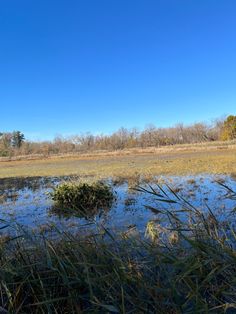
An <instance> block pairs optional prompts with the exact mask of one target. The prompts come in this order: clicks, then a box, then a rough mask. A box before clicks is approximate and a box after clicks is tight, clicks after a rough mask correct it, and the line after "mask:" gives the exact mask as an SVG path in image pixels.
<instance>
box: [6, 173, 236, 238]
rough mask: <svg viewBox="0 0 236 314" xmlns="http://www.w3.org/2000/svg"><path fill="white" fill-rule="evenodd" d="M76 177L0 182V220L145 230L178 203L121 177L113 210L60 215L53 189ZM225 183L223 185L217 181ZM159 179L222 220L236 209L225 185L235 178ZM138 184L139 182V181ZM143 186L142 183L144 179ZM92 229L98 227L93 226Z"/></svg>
mask: <svg viewBox="0 0 236 314" xmlns="http://www.w3.org/2000/svg"><path fill="white" fill-rule="evenodd" d="M72 179H75V178H74V177H73V178H72V177H61V178H58V177H57V178H55V177H54V178H42V177H36V178H22V179H19V178H13V179H1V180H0V191H1V192H0V219H3V220H6V221H7V222H9V223H15V222H16V223H18V224H20V225H23V226H26V227H29V228H31V229H34V230H41V231H44V232H51V230H52V229H53V228H54V227H55V228H57V229H59V230H75V231H76V230H78V228H81V226H83V225H88V221H93V222H94V223H95V224H96V225H99V224H100V225H104V226H105V227H106V228H108V229H109V230H119V231H121V232H124V233H126V232H128V233H132V232H134V230H139V231H140V232H141V233H142V234H144V233H145V230H146V226H147V224H148V222H149V221H152V220H156V219H157V218H158V210H162V209H163V208H167V207H168V206H169V208H170V209H172V210H173V211H174V210H176V209H177V205H176V204H166V203H163V202H159V201H158V200H157V198H156V197H155V196H154V195H152V194H147V193H141V192H138V191H137V190H135V189H133V187H134V186H135V182H134V181H132V182H131V180H125V179H124V178H122V180H120V181H119V180H118V179H116V181H115V182H112V181H111V180H108V181H109V183H114V184H113V189H114V191H115V193H116V195H117V200H116V202H115V203H113V205H112V206H111V208H103V209H102V210H101V209H100V210H98V209H97V208H93V209H91V210H90V211H89V212H88V213H86V215H84V216H83V215H80V214H76V215H72V216H71V215H70V212H69V211H64V212H61V213H60V214H58V212H57V211H55V209H56V208H55V207H54V205H53V203H52V200H51V199H50V197H49V196H48V194H49V193H50V192H51V191H52V188H53V187H54V186H56V185H57V184H59V183H60V182H62V181H66V180H72ZM216 180H218V181H220V183H221V185H220V184H217V183H216ZM154 181H155V182H158V184H159V185H160V186H163V187H164V186H165V184H166V183H167V184H168V185H169V186H171V188H172V190H173V192H174V193H176V194H178V195H180V196H181V197H184V198H186V199H187V200H188V201H189V202H190V203H191V204H193V205H194V206H196V207H197V208H199V210H204V208H205V209H206V205H207V206H208V207H210V208H211V209H212V210H213V211H214V214H216V215H218V216H219V217H220V218H221V220H224V219H227V217H228V216H229V214H231V212H232V209H233V208H234V207H235V200H233V199H228V198H227V196H228V194H229V192H230V191H228V190H226V189H225V188H224V186H223V185H229V186H230V187H231V188H232V190H236V181H235V178H233V177H230V176H213V175H204V176H195V177H190V176H188V177H173V176H172V177H156V178H154ZM136 183H137V182H136ZM138 184H142V181H141V179H140V178H139V180H138ZM147 184H149V187H152V188H156V184H155V183H150V182H149V183H146V184H144V183H143V186H146V187H147V186H148V185H147ZM91 228H92V227H91Z"/></svg>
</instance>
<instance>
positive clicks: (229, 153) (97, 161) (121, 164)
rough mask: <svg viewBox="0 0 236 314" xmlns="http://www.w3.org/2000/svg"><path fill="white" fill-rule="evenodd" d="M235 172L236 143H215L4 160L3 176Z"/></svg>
mask: <svg viewBox="0 0 236 314" xmlns="http://www.w3.org/2000/svg"><path fill="white" fill-rule="evenodd" d="M200 173H211V174H223V173H224V174H235V173H236V145H235V144H234V143H232V144H231V145H229V144H227V145H226V144H224V143H214V145H213V144H212V143H209V144H208V145H207V144H202V145H201V144H196V145H183V146H181V145H178V146H170V147H164V148H148V149H130V150H125V151H118V152H96V153H93V154H92V153H90V154H81V155H67V156H65V155H64V156H51V157H49V158H42V157H39V156H32V158H29V157H28V159H25V158H22V159H20V160H11V161H6V160H5V161H4V160H2V161H1V162H0V178H7V177H22V176H23V177H33V176H63V175H79V176H82V177H83V176H96V177H98V178H102V177H116V176H119V177H132V176H135V175H138V174H142V175H144V176H153V175H186V174H190V175H194V174H200Z"/></svg>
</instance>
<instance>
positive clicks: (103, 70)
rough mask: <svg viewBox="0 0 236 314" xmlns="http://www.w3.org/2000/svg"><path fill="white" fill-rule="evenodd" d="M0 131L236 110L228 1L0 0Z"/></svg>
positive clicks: (64, 129)
mask: <svg viewBox="0 0 236 314" xmlns="http://www.w3.org/2000/svg"><path fill="white" fill-rule="evenodd" d="M0 109H1V123H0V131H11V130H15V129H19V130H21V131H23V132H24V133H25V134H26V136H27V137H28V138H32V139H50V138H53V137H54V135H56V134H59V133H60V134H64V135H69V134H75V133H81V132H86V131H90V132H92V133H110V132H112V131H114V130H117V129H118V128H119V127H121V126H124V127H127V128H130V127H139V128H141V129H142V128H143V127H145V125H147V124H149V123H153V124H155V125H157V126H170V125H173V124H175V123H177V122H184V123H186V124H189V123H193V122H195V121H211V119H212V118H216V117H219V116H222V115H226V114H236V1H235V0H231V1H230V0H195V1H194V0H142V1H141V0H83V1H82V0H67V1H65V0H64V1H62V0H40V1H39V0H34V1H32V0H20V1H19V0H1V1H0Z"/></svg>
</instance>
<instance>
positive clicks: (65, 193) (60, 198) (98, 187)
mask: <svg viewBox="0 0 236 314" xmlns="http://www.w3.org/2000/svg"><path fill="white" fill-rule="evenodd" d="M51 196H52V199H53V201H54V202H55V205H56V206H55V207H56V210H57V211H59V212H65V211H66V212H67V213H70V212H71V210H72V212H78V213H84V214H86V215H87V214H89V212H90V211H91V213H94V210H95V211H96V210H98V209H103V208H109V207H110V206H111V205H112V202H113V200H114V194H113V191H112V189H111V187H110V186H109V185H107V184H105V183H103V182H95V183H91V184H89V183H63V184H62V185H59V186H58V187H56V188H55V190H54V191H53V192H52V194H51Z"/></svg>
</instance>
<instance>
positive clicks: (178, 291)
mask: <svg viewBox="0 0 236 314" xmlns="http://www.w3.org/2000/svg"><path fill="white" fill-rule="evenodd" d="M140 191H142V192H145V193H151V194H152V195H153V197H155V198H157V199H159V200H160V201H162V202H165V203H169V204H173V203H175V204H178V205H180V210H179V211H175V212H173V211H172V210H168V209H166V210H162V211H160V210H156V212H157V213H158V214H159V218H158V220H156V221H152V222H150V223H149V224H148V226H147V230H146V236H147V238H146V239H143V238H142V237H139V236H137V235H136V236H132V234H131V235H130V236H127V235H126V236H124V235H122V234H120V235H118V234H116V235H115V234H112V233H111V232H110V231H108V230H106V229H104V228H100V229H98V231H97V232H96V234H94V235H91V236H87V237H86V236H85V237H81V236H79V235H76V236H73V235H71V234H70V233H60V231H59V230H57V233H58V239H59V240H58V241H55V240H50V239H48V238H46V237H41V238H39V237H36V236H35V237H32V236H30V235H28V234H27V233H25V232H23V230H20V231H19V232H18V234H19V237H18V238H15V239H10V238H6V239H2V241H1V252H0V253H1V254H0V268H1V275H0V276H1V281H0V298H1V305H2V307H3V309H5V310H6V311H8V313H135V314H136V313H140V314H141V313H163V314H164V313H176V314H177V313H235V310H236V234H235V231H234V228H233V227H232V225H231V222H232V221H233V217H234V213H233V212H232V213H231V214H232V216H231V219H229V220H228V221H226V222H225V221H224V222H223V221H220V220H218V219H217V217H216V216H214V214H213V213H212V211H211V210H210V209H209V208H206V211H205V212H203V211H200V210H199V209H198V208H195V207H193V206H192V205H191V204H190V203H189V202H188V201H186V200H184V199H183V198H182V197H181V196H179V195H177V194H176V193H175V192H174V191H172V190H171V188H163V186H157V188H156V189H153V187H148V188H147V189H145V188H141V189H140ZM228 193H229V194H230V197H231V198H232V199H235V200H236V194H235V193H234V192H233V191H231V190H230V189H228ZM152 210H153V211H155V208H152ZM232 210H233V208H232ZM234 210H235V209H234ZM183 212H185V214H186V215H187V216H188V219H187V220H186V219H183V218H181V217H183V216H182V214H183ZM185 217H186V216H185ZM3 227H4V226H3ZM60 239H61V240H60ZM3 313H4V312H3Z"/></svg>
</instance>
